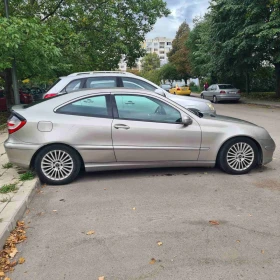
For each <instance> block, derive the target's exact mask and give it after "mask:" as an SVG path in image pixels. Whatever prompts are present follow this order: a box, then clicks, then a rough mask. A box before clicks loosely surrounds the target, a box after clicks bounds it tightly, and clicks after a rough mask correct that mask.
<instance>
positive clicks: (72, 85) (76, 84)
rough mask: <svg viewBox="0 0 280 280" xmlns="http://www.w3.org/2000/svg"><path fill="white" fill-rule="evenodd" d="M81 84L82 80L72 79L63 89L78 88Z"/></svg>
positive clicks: (72, 89) (67, 90) (69, 90)
mask: <svg viewBox="0 0 280 280" xmlns="http://www.w3.org/2000/svg"><path fill="white" fill-rule="evenodd" d="M81 85H82V80H81V79H79V80H74V81H72V82H70V83H69V84H68V85H67V86H66V87H65V89H64V91H66V92H71V91H74V90H78V89H79V88H81Z"/></svg>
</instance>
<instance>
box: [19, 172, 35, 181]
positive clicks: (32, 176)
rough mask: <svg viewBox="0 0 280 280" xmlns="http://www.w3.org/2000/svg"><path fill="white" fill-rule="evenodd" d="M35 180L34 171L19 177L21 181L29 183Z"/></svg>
mask: <svg viewBox="0 0 280 280" xmlns="http://www.w3.org/2000/svg"><path fill="white" fill-rule="evenodd" d="M34 178H35V174H34V173H33V172H32V171H27V172H25V173H23V174H21V175H20V176H19V179H20V180H21V181H28V180H32V179H34Z"/></svg>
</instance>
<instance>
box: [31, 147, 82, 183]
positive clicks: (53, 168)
mask: <svg viewBox="0 0 280 280" xmlns="http://www.w3.org/2000/svg"><path fill="white" fill-rule="evenodd" d="M34 167H35V170H36V172H37V174H38V176H39V178H40V180H41V181H42V182H43V183H47V184H50V185H64V184H69V183H71V182H72V181H73V180H74V179H75V178H76V177H77V176H78V174H79V172H80V168H81V160H80V157H79V155H78V154H77V152H76V151H75V150H73V149H72V148H70V147H68V146H64V145H60V144H57V145H51V146H48V147H45V148H43V149H42V150H41V151H40V152H39V153H38V155H37V156H36V159H35V164H34Z"/></svg>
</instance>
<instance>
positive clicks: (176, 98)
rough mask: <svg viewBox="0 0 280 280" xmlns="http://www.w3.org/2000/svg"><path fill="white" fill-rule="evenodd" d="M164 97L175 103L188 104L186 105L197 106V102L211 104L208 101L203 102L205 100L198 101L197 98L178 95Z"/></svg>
mask: <svg viewBox="0 0 280 280" xmlns="http://www.w3.org/2000/svg"><path fill="white" fill-rule="evenodd" d="M166 97H167V98H169V99H171V100H174V101H175V102H176V101H177V102H178V103H179V102H182V101H186V102H188V104H197V102H201V103H211V102H210V101H209V100H205V99H199V98H197V97H190V96H180V95H173V94H168V95H167V94H166Z"/></svg>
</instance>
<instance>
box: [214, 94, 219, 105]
mask: <svg viewBox="0 0 280 280" xmlns="http://www.w3.org/2000/svg"><path fill="white" fill-rule="evenodd" d="M213 103H215V104H216V103H218V100H217V97H216V95H214V96H213Z"/></svg>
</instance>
